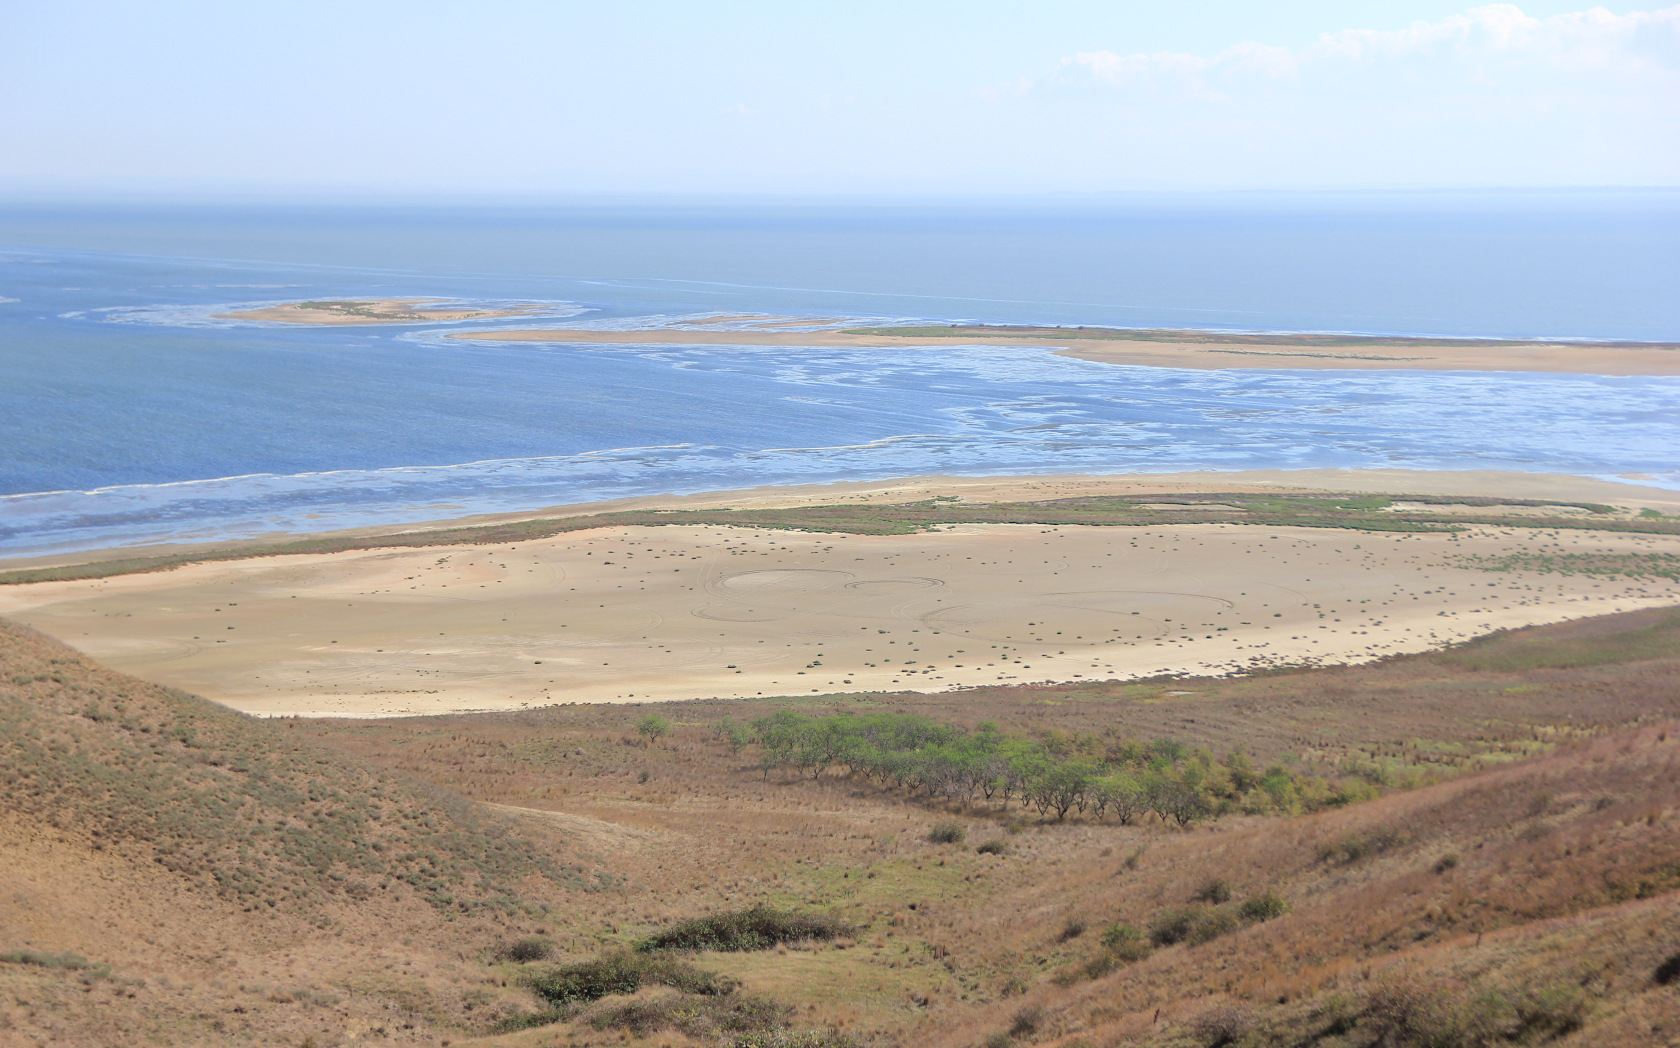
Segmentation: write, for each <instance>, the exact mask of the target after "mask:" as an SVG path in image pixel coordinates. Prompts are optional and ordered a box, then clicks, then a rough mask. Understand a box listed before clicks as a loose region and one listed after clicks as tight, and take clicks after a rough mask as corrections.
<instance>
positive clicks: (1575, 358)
mask: <svg viewBox="0 0 1680 1048" xmlns="http://www.w3.org/2000/svg"><path fill="white" fill-rule="evenodd" d="M798 323H799V320H798V318H793V317H782V318H767V319H765V320H764V321H763V322H760V323H755V324H754V325H753V326H752V328H751V329H750V330H731V331H719V330H715V328H713V327H711V326H710V325H704V324H688V325H674V326H670V327H663V328H655V329H648V330H634V331H603V330H594V329H587V328H568V329H533V330H523V331H515V330H503V331H460V332H454V333H452V334H450V335H449V336H448V337H450V338H461V339H473V340H475V341H494V342H578V343H606V344H613V343H618V344H629V345H648V344H680V345H744V346H830V347H853V348H859V349H865V348H887V347H895V346H900V347H901V346H950V347H953V348H954V347H957V346H964V345H984V346H1021V347H1038V348H1051V349H1054V350H1055V351H1056V353H1057V354H1058V355H1060V356H1067V357H1075V358H1077V359H1080V360H1093V361H1097V362H1100V363H1104V364H1127V365H1134V366H1144V367H1172V368H1194V369H1198V370H1221V369H1226V368H1310V369H1323V368H1337V369H1353V370H1422V371H1540V372H1553V373H1569V374H1591V375H1680V346H1675V345H1669V344H1656V343H1650V344H1635V343H1604V342H1601V343H1587V342H1551V343H1543V342H1515V341H1486V342H1477V341H1450V340H1437V339H1407V338H1395V339H1361V340H1358V341H1356V342H1353V343H1340V342H1336V341H1334V340H1325V339H1321V338H1318V337H1314V336H1302V337H1299V338H1298V339H1295V340H1291V338H1290V337H1289V336H1287V335H1280V336H1244V335H1221V334H1219V333H1217V332H1163V333H1161V338H1160V340H1158V341H1156V340H1151V339H1146V338H1136V337H1132V336H1130V335H1127V336H1126V337H1115V338H1100V337H1093V336H1092V335H1091V332H1090V330H1087V329H1071V330H1070V331H1068V332H1066V333H1058V332H1057V331H1055V330H1054V329H1030V330H1029V331H1027V332H1023V333H1005V329H1001V328H985V329H975V330H971V331H968V330H965V331H963V332H962V333H961V334H960V335H954V336H946V335H922V334H917V335H891V334H883V333H881V332H882V331H884V330H886V329H871V330H870V332H869V333H860V332H859V331H858V330H845V331H841V330H822V331H809V330H806V331H801V330H790V329H789V328H790V327H791V326H795V325H797V324H798Z"/></svg>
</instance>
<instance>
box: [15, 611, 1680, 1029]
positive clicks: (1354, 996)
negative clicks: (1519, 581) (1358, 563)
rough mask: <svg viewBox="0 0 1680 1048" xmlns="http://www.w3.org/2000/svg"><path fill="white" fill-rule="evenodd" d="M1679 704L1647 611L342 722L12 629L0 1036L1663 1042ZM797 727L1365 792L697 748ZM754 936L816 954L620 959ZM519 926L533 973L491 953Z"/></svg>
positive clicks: (709, 953)
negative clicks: (1025, 783)
mask: <svg viewBox="0 0 1680 1048" xmlns="http://www.w3.org/2000/svg"><path fill="white" fill-rule="evenodd" d="M1677 697H1680V615H1676V613H1675V612H1673V611H1658V612H1640V613H1634V614H1629V615H1621V616H1607V617H1604V618H1600V619H1588V620H1580V621H1577V622H1574V623H1568V624H1563V625H1559V626H1553V627H1545V628H1543V629H1535V630H1523V631H1517V632H1513V633H1509V634H1502V635H1495V636H1491V637H1488V638H1484V639H1483V640H1480V641H1477V642H1475V643H1472V644H1470V645H1466V646H1463V647H1459V648H1455V649H1452V650H1449V651H1445V652H1437V653H1432V654H1429V655H1420V656H1412V657H1407V658H1398V659H1392V660H1388V661H1386V662H1383V663H1378V664H1373V665H1368V666H1363V667H1354V668H1343V669H1329V670H1299V671H1285V672H1275V673H1270V674H1265V675H1261V676H1256V677H1250V678H1240V679H1202V680H1170V681H1158V682H1145V683H1135V684H1118V683H1112V682H1108V683H1104V682H1092V683H1085V684H1079V685H1071V686H1065V687H1064V686H1059V687H1030V688H987V689H976V690H973V691H968V692H959V693H943V694H937V695H918V694H915V693H903V694H894V695H879V694H877V695H854V696H823V697H820V698H818V697H812V698H809V699H805V698H801V699H797V700H792V699H790V700H775V701H768V700H767V701H763V702H755V703H724V702H692V703H673V704H665V705H662V706H653V705H646V706H639V707H636V706H631V707H623V706H618V707H581V706H580V707H554V708H549V709H545V710H540V711H532V712H528V713H520V714H499V715H475V716H455V717H438V718H417V719H411V720H403V721H364V722H349V721H290V720H285V721H256V720H252V719H249V718H246V717H243V716H240V715H237V714H233V713H230V712H228V711H226V710H223V709H220V708H218V707H215V706H212V705H210V704H208V703H204V702H202V701H200V700H197V699H194V698H191V697H189V696H185V695H181V694H178V693H172V692H169V691H166V690H164V689H161V688H157V687H154V686H152V685H147V684H143V683H140V682H138V681H135V680H133V679H132V678H127V677H124V676H121V675H118V674H114V673H111V672H109V671H106V670H103V669H101V668H100V667H98V666H96V665H94V664H92V663H90V662H88V661H87V660H85V659H83V658H81V657H80V656H78V655H76V654H74V653H73V652H70V651H69V650H68V649H65V648H63V647H62V646H60V645H58V644H56V643H54V642H51V641H48V640H46V639H44V638H42V637H40V636H38V635H35V634H32V633H30V632H28V631H26V630H22V629H18V628H15V627H0V782H4V783H5V785H6V787H7V790H8V793H7V797H8V801H9V803H8V806H7V809H6V811H5V813H4V815H3V816H0V850H3V855H4V859H5V861H4V863H3V864H0V898H4V899H7V900H11V901H12V902H13V905H11V906H9V907H7V908H5V909H0V986H3V989H4V990H5V993H4V995H3V996H0V1045H11V1044H18V1045H24V1044H30V1045H34V1044H47V1043H52V1044H141V1043H170V1044H175V1043H182V1044H192V1043H202V1044H222V1043H230V1044H238V1043H272V1044H287V1045H301V1044H304V1043H311V1044H313V1045H315V1046H318V1048H325V1046H327V1045H349V1044H385V1043H393V1044H408V1043H426V1044H441V1043H442V1042H444V1041H452V1042H453V1043H454V1044H456V1045H460V1044H466V1043H473V1044H485V1045H491V1044H494V1045H507V1046H527V1045H529V1046H535V1045H558V1044H586V1045H587V1044H595V1045H608V1044H612V1045H619V1044H631V1045H637V1046H640V1045H648V1046H654V1045H658V1046H661V1048H664V1046H670V1048H679V1046H693V1048H700V1046H702V1045H707V1046H710V1045H722V1046H734V1045H742V1046H745V1045H758V1044H767V1045H783V1044H785V1045H789V1046H793V1045H803V1046H808V1048H823V1046H825V1045H826V1046H828V1048H844V1046H846V1045H854V1044H864V1045H872V1046H876V1048H887V1046H891V1045H926V1046H928V1048H942V1046H946V1045H950V1046H971V1045H987V1046H989V1048H1011V1046H1013V1048H1027V1046H1029V1045H1039V1044H1062V1045H1067V1046H1070V1048H1071V1046H1073V1045H1076V1044H1082V1045H1085V1046H1088V1048H1111V1046H1113V1048H1118V1046H1120V1045H1130V1044H1137V1045H1161V1046H1191V1045H1196V1046H1207V1048H1211V1046H1214V1045H1217V1044H1232V1045H1244V1046H1260V1045H1302V1046H1305V1045H1321V1046H1325V1048H1367V1046H1373V1045H1376V1044H1388V1045H1394V1046H1397V1048H1400V1046H1419V1048H1421V1046H1424V1045H1436V1046H1445V1048H1471V1046H1493V1045H1506V1044H1541V1043H1545V1044H1552V1043H1555V1044H1559V1045H1573V1046H1586V1045H1609V1046H1621V1045H1626V1046H1633V1045H1649V1044H1670V1043H1674V1042H1675V1041H1676V1039H1677V1038H1680V992H1677V989H1676V985H1680V983H1669V984H1665V983H1664V982H1663V979H1664V978H1665V976H1663V975H1662V972H1664V971H1667V970H1668V969H1667V968H1665V964H1666V965H1668V966H1669V967H1672V968H1675V969H1676V970H1677V973H1676V976H1675V978H1676V979H1677V980H1680V960H1670V959H1671V958H1674V957H1675V956H1676V955H1680V723H1677V721H1680V718H1677V716H1676V714H1677V712H1680V711H1677V708H1676V703H1677V701H1680V700H1677ZM790 706H791V707H795V708H797V709H799V710H801V711H803V712H805V713H807V714H812V715H821V714H824V713H826V712H828V711H831V710H841V709H845V710H855V711H860V712H868V711H870V710H882V711H904V712H908V713H919V714H924V715H926V716H927V717H929V718H932V719H934V720H938V721H946V722H952V723H955V724H958V725H961V726H965V727H968V728H973V727H974V726H975V725H977V724H978V723H979V722H980V721H982V720H992V721H995V722H997V723H998V724H999V725H1000V727H1001V728H1002V729H1003V730H1004V731H1006V732H1009V733H1012V734H1013V735H1015V736H1016V737H1020V738H1031V739H1035V740H1041V741H1043V742H1045V743H1048V744H1053V745H1054V747H1056V748H1057V749H1058V750H1059V751H1061V752H1066V753H1068V754H1071V755H1078V754H1080V753H1096V752H1100V751H1101V749H1102V748H1103V747H1105V746H1109V745H1112V744H1113V743H1114V741H1115V740H1116V739H1119V738H1121V737H1125V736H1131V737H1141V738H1152V737H1156V736H1172V737H1175V738H1177V739H1178V740H1179V741H1181V742H1183V743H1184V744H1186V745H1188V746H1192V747H1203V746H1205V747H1209V748H1211V749H1213V750H1215V751H1218V752H1223V751H1225V750H1227V749H1230V748H1232V747H1234V746H1242V747H1244V748H1245V749H1247V750H1248V751H1249V753H1250V754H1251V755H1252V757H1253V759H1254V762H1255V764H1256V765H1257V766H1265V765H1267V764H1270V763H1272V762H1285V763H1287V764H1288V766H1289V767H1291V768H1293V769H1296V770H1298V771H1300V772H1301V773H1303V774H1306V773H1311V774H1322V775H1325V776H1339V777H1343V778H1351V779H1356V780H1361V781H1365V782H1368V783H1371V784H1380V787H1379V792H1380V795H1379V796H1377V797H1376V799H1374V800H1367V801H1364V802H1362V803H1351V804H1346V805H1345V806H1340V807H1338V806H1335V805H1332V806H1329V807H1326V808H1323V809H1322V810H1318V811H1316V812H1315V813H1312V814H1301V815H1295V816H1290V815H1279V814H1268V815H1257V814H1243V813H1242V812H1241V811H1239V810H1232V811H1230V812H1229V813H1227V814H1225V815H1223V816H1221V817H1218V818H1209V819H1204V820H1202V821H1198V822H1193V823H1192V824H1191V825H1189V826H1188V827H1185V828H1180V827H1179V826H1177V825H1176V824H1175V823H1173V822H1172V821H1171V820H1162V819H1157V818H1155V817H1153V816H1144V817H1141V818H1139V819H1136V820H1134V821H1133V822H1131V823H1130V824H1126V825H1122V824H1120V823H1118V822H1117V821H1115V819H1114V818H1112V817H1108V818H1098V817H1095V816H1094V814H1093V813H1091V812H1085V813H1083V814H1081V813H1078V812H1074V813H1070V814H1069V816H1068V817H1067V818H1066V819H1065V820H1058V819H1056V818H1055V817H1054V816H1053V815H1050V816H1044V817H1041V816H1040V815H1038V814H1037V813H1036V812H1034V811H1033V810H1031V809H1023V807H1022V806H1021V804H1020V803H1019V801H1018V800H1017V801H1016V802H1014V803H1011V804H1009V805H1008V806H1007V807H1005V806H1004V805H1003V804H1002V803H1001V799H1000V798H994V799H992V800H990V801H980V800H977V801H976V802H974V803H972V804H969V805H966V806H965V805H958V804H954V803H947V802H942V801H932V800H929V799H927V798H926V797H924V796H921V795H917V794H913V792H912V791H910V790H907V789H901V788H893V787H890V786H887V785H883V784H882V783H881V782H869V781H864V780H863V779H861V778H860V777H857V776H854V775H850V774H847V773H846V772H845V769H844V768H838V767H837V768H833V769H830V770H829V771H828V772H827V773H824V774H821V775H818V776H816V777H815V778H813V777H812V776H810V775H809V774H801V773H799V772H797V771H795V770H792V769H790V768H778V769H772V770H771V771H770V772H769V773H768V774H766V773H765V772H764V771H763V770H762V769H761V768H760V767H759V766H758V761H759V756H760V751H759V748H758V747H757V746H755V745H753V744H751V743H747V744H745V745H740V746H736V745H732V744H731V743H730V742H729V740H728V739H727V738H726V737H725V736H721V735H719V734H718V733H717V732H716V731H715V728H716V726H717V724H718V722H719V721H720V720H721V719H722V718H723V717H724V716H726V715H727V716H729V717H730V718H732V719H733V720H734V721H735V722H736V723H745V722H747V721H750V720H751V719H752V718H754V717H756V716H760V715H763V714H765V713H769V712H772V711H774V710H776V709H782V708H788V707H790ZM650 714H655V715H658V716H661V717H663V718H665V719H667V720H668V721H669V722H671V730H670V732H669V733H668V734H666V735H663V736H659V735H657V733H654V737H652V738H651V739H650V737H649V736H648V735H644V734H642V733H639V732H638V729H637V723H638V721H639V720H641V719H642V718H644V717H647V716H648V715H650ZM463 798H468V799H463ZM942 823H943V824H949V825H946V826H943V827H940V828H939V833H937V834H935V833H932V832H931V831H933V830H934V829H935V828H936V827H938V826H939V824H942ZM932 837H940V838H943V840H944V843H936V842H935V841H934V840H933V839H930V838H932ZM981 846H985V847H984V850H982V848H981ZM271 899H272V900H273V903H272V905H271V904H270V900H271ZM758 905H768V906H770V907H773V908H776V909H778V910H780V911H784V912H785V911H790V910H791V911H794V913H795V914H802V915H816V916H817V917H826V918H833V919H834V921H833V922H831V923H830V924H827V925H825V924H824V923H823V922H822V921H815V922H813V921H808V920H806V919H805V918H804V917H801V918H800V922H804V924H806V925H812V926H818V927H832V928H833V929H835V932H834V935H833V937H819V938H816V939H814V940H804V941H801V940H799V939H798V938H797V937H795V939H794V941H790V942H784V943H782V944H781V945H775V944H774V942H773V941H770V940H767V941H766V942H764V943H763V945H765V946H769V947H771V948H766V949H747V950H744V951H717V950H702V951H699V952H692V953H686V954H679V955H677V956H675V957H665V956H662V955H656V954H638V953H633V952H632V953H627V954H623V955H618V954H615V953H614V951H618V950H633V949H634V948H635V947H636V945H637V944H638V943H639V942H642V941H643V940H645V939H646V938H647V937H648V936H650V935H651V934H652V933H654V932H655V931H659V930H661V929H671V928H672V927H674V926H675V925H677V924H678V923H680V922H683V921H688V920H691V919H693V918H696V917H700V916H704V915H715V914H720V913H725V914H726V913H729V912H734V911H740V910H742V909H743V908H746V907H751V906H758ZM545 907H546V909H545ZM772 916H773V915H772ZM735 919H736V920H750V921H757V922H759V923H761V924H762V923H763V922H765V921H768V920H771V917H766V916H765V915H764V912H763V911H760V912H759V915H758V916H756V917H738V918H735ZM778 919H779V918H778ZM772 923H773V922H772ZM795 923H799V922H795ZM1116 925H1125V926H1130V927H1132V928H1135V929H1136V935H1135V937H1132V938H1127V935H1126V933H1124V932H1111V931H1109V929H1111V928H1113V927H1114V926H1116ZM802 926H803V925H802ZM539 930H540V931H541V932H542V933H543V935H542V936H541V938H540V940H539V943H538V946H539V947H541V946H542V944H552V948H553V950H554V955H553V956H552V957H549V958H546V959H544V958H542V957H541V956H540V954H541V953H542V952H543V948H533V949H531V950H529V951H528V952H527V953H525V954H509V953H507V952H505V948H506V947H508V946H509V945H510V944H512V943H515V942H517V941H519V940H522V939H528V938H529V937H531V936H532V935H533V934H534V933H536V932H537V931H539ZM826 934H827V933H825V935H826ZM1152 940H1158V942H1152ZM67 953H68V954H75V955H78V956H74V957H71V956H65V955H66V954H67ZM516 956H518V957H523V958H526V959H515V957H516ZM637 958H642V959H641V960H637ZM567 965H583V967H574V968H568V967H566V966H567ZM603 972H605V973H620V974H617V975H613V976H612V978H611V979H608V980H607V982H608V983H610V985H607V984H602V985H604V986H606V989H607V992H606V996H604V997H602V998H601V999H599V1000H594V1001H593V1002H592V1003H591V1001H590V1000H589V999H588V996H589V994H592V993H595V992H597V991H595V990H591V991H588V992H587V993H585V992H584V991H583V990H579V989H577V987H579V986H583V985H585V984H588V983H589V980H590V979H597V978H604V976H602V975H601V973H603ZM624 972H634V973H640V974H637V975H634V976H632V977H629V978H630V979H631V981H630V982H629V983H625V982H624V979H625V978H626V976H624V975H623V974H622V973H624ZM580 973H581V974H580ZM580 980H581V982H580ZM614 980H616V981H614ZM637 980H640V989H635V987H636V984H637V983H636V981H637ZM736 984H739V985H738V987H737V986H736ZM534 987H548V991H547V992H549V993H551V994H553V995H556V996H551V997H550V998H548V1000H544V999H543V998H542V997H540V996H539V995H538V994H536V993H534V992H533V988H534ZM566 987H572V989H566ZM632 990H633V991H634V992H633V993H628V995H626V993H627V992H628V991H632ZM725 991H731V992H725ZM578 993H583V994H584V996H582V997H579V996H576V994H578ZM568 994H571V995H573V996H567V995H568ZM554 1001H559V1002H560V1003H559V1004H558V1005H552V1006H551V1002H554ZM520 1016H523V1017H524V1018H523V1020H522V1021H521V1020H518V1019H517V1017H520ZM523 1026H528V1028H519V1027H523ZM790 1030H791V1031H793V1032H789V1031H790ZM497 1031H501V1032H497ZM778 1031H780V1032H778ZM798 1031H806V1033H803V1034H801V1033H798ZM743 1038H744V1039H743Z"/></svg>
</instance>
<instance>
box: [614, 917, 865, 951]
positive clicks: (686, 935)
mask: <svg viewBox="0 0 1680 1048" xmlns="http://www.w3.org/2000/svg"><path fill="white" fill-rule="evenodd" d="M855 934H857V928H856V927H855V926H854V925H852V924H850V923H848V922H847V921H843V920H841V919H840V918H838V917H830V916H828V915H827V914H820V913H795V912H793V911H792V910H778V909H775V908H774V907H770V906H754V907H752V908H751V909H746V910H731V911H728V912H725V913H714V914H712V915H710V916H707V917H696V918H694V919H693V920H688V921H683V922H681V923H679V924H674V925H672V926H671V927H669V928H666V929H665V930H663V931H659V932H655V933H654V934H652V935H650V936H648V937H647V938H646V939H643V940H642V941H641V942H639V943H637V944H636V949H637V950H640V951H642V952H644V953H646V952H649V951H652V950H725V951H743V950H768V949H770V948H771V947H773V946H776V945H778V944H780V943H786V942H805V941H807V940H810V939H823V940H828V939H837V938H844V937H846V936H850V935H855Z"/></svg>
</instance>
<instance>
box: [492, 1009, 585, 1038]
mask: <svg viewBox="0 0 1680 1048" xmlns="http://www.w3.org/2000/svg"><path fill="white" fill-rule="evenodd" d="M571 1017H572V1013H571V1012H569V1011H567V1010H566V1009H563V1008H549V1009H547V1010H546V1011H541V1012H521V1013H520V1014H518V1015H510V1016H508V1017H507V1018H506V1019H503V1020H502V1021H501V1022H499V1023H497V1024H496V1025H494V1026H492V1027H491V1028H490V1032H491V1033H518V1032H519V1031H520V1030H534V1029H536V1028H537V1027H539V1026H553V1025H554V1024H555V1023H560V1022H565V1021H566V1020H567V1019H570V1018H571Z"/></svg>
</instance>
